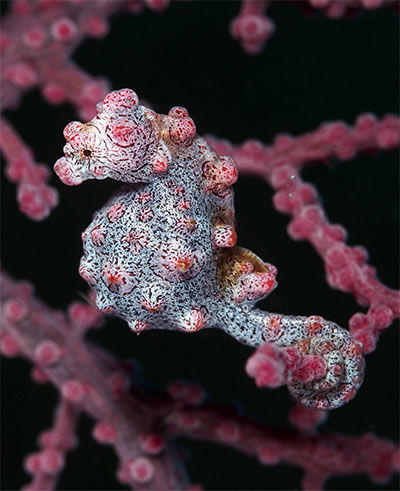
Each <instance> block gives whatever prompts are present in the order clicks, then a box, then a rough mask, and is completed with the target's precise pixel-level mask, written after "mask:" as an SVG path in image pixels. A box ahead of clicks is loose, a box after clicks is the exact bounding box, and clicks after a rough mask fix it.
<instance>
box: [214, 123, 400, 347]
mask: <svg viewBox="0 0 400 491" xmlns="http://www.w3.org/2000/svg"><path fill="white" fill-rule="evenodd" d="M399 136H400V131H399V118H398V117H397V116H393V115H388V116H385V117H383V118H382V119H381V120H380V121H379V120H377V119H376V118H375V117H374V116H373V115H371V114H363V115H360V116H359V117H358V118H357V120H356V122H355V125H354V127H353V128H351V127H348V126H347V125H346V124H344V123H341V122H335V123H325V124H323V125H321V126H320V127H319V128H318V129H316V130H315V131H312V132H310V133H307V134H305V135H302V136H299V137H292V136H290V135H278V136H277V137H276V139H275V141H274V143H273V144H272V145H268V146H267V145H263V144H262V143H260V142H258V141H255V140H251V141H250V140H249V141H247V142H245V143H244V144H242V145H237V146H234V145H231V144H230V143H229V142H227V141H223V140H218V139H217V138H215V137H208V138H207V141H208V142H209V143H210V144H211V145H212V146H213V147H214V148H215V150H216V151H217V153H219V154H221V153H222V154H224V155H229V156H231V157H233V158H234V159H235V161H236V162H237V164H238V168H239V171H240V172H242V173H243V174H250V175H256V176H259V177H262V178H263V179H265V180H266V181H267V182H268V184H269V185H270V186H271V187H272V188H273V189H274V190H275V195H274V198H273V203H274V206H275V208H276V209H277V210H278V211H281V212H283V213H287V214H289V215H291V217H292V220H291V222H290V223H289V226H288V234H289V235H290V237H292V238H293V239H294V240H304V239H306V240H308V241H309V242H310V243H311V245H312V246H313V247H314V249H315V250H316V251H317V253H318V254H319V255H320V256H321V258H322V259H323V261H324V263H325V269H326V275H327V281H328V284H329V285H330V286H331V287H333V288H337V289H339V290H341V291H344V292H349V293H351V294H352V295H353V296H354V298H355V299H356V301H357V302H358V303H359V304H360V305H362V306H367V307H369V310H368V312H367V313H366V314H354V316H353V317H352V318H351V319H350V323H349V326H350V331H351V333H352V334H353V335H354V337H355V339H357V340H358V341H360V342H361V343H362V344H363V346H364V351H365V353H370V352H371V351H373V350H374V349H375V346H376V341H377V338H378V337H379V334H380V333H381V332H382V330H383V329H385V328H387V327H388V326H389V325H390V324H391V322H392V320H393V319H394V318H395V317H398V316H399V315H400V294H399V292H398V291H395V290H392V289H390V288H388V287H386V286H385V285H383V284H382V283H381V282H380V281H379V280H378V279H377V277H376V272H375V269H374V268H373V267H372V266H370V265H369V264H368V263H367V260H368V254H367V251H366V250H365V249H364V248H363V247H360V246H355V247H350V246H348V245H347V244H346V238H347V233H346V231H345V229H344V228H343V227H342V226H340V225H335V224H331V223H330V222H329V221H328V219H327V217H326V215H325V213H324V210H323V208H322V205H321V204H320V202H319V199H318V193H317V190H316V189H315V187H314V186H312V185H310V184H306V183H305V182H304V181H303V180H302V178H301V175H300V170H301V169H302V168H303V167H304V166H305V165H308V164H310V163H312V162H316V161H327V160H328V159H329V158H332V157H336V158H339V159H340V160H349V159H351V158H353V157H354V156H355V155H356V153H357V152H360V151H371V150H376V149H378V150H390V149H393V148H395V147H396V146H397V145H398V144H399Z"/></svg>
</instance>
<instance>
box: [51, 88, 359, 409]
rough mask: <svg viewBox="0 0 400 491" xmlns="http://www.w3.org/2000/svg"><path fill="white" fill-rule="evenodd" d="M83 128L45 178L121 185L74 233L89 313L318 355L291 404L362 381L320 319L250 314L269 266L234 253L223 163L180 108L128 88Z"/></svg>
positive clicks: (336, 332)
mask: <svg viewBox="0 0 400 491" xmlns="http://www.w3.org/2000/svg"><path fill="white" fill-rule="evenodd" d="M97 109H98V114H97V115H96V116H95V117H94V118H93V119H92V120H91V121H89V122H88V123H86V124H82V123H79V122H72V123H69V124H68V125H67V126H66V128H65V130H64V135H65V138H66V140H67V144H66V145H65V147H64V153H65V157H62V158H61V159H59V160H58V161H57V162H56V164H55V166H54V169H55V171H56V173H57V174H58V176H59V177H60V179H61V180H62V181H63V182H64V183H65V184H68V185H77V184H80V183H81V182H82V181H84V180H87V179H105V178H107V177H110V178H113V179H116V180H118V181H122V182H124V183H126V184H125V185H124V186H123V187H122V188H121V189H120V190H119V191H117V193H116V194H115V195H114V196H112V198H111V199H110V201H109V202H108V203H107V204H106V205H105V206H104V207H103V208H101V209H100V210H99V211H97V212H96V213H95V215H94V217H93V221H92V223H91V224H90V225H89V227H88V228H87V229H86V230H85V231H84V232H83V234H82V238H83V248H84V255H83V257H82V259H81V264H80V274H81V276H82V277H83V278H84V279H85V280H86V281H87V282H88V283H89V285H90V286H91V287H92V288H93V289H94V291H95V293H96V303H97V306H98V308H99V309H100V310H102V311H103V312H106V313H108V314H111V315H115V316H118V317H121V318H122V319H124V320H125V321H127V323H128V325H129V327H130V328H131V329H132V330H133V331H135V332H137V333H138V332H141V331H144V330H146V329H152V328H155V329H180V330H183V331H186V332H195V331H198V330H199V329H201V328H206V327H207V328H211V327H218V328H221V329H223V330H224V331H226V332H227V333H229V334H230V335H231V336H233V337H234V338H236V339H237V340H238V341H240V342H241V343H244V344H248V345H251V346H254V347H257V346H260V345H261V344H263V343H264V342H266V341H269V342H273V343H276V344H277V345H278V346H284V347H288V346H292V347H297V348H298V349H299V350H300V351H303V352H304V353H307V354H318V355H321V356H323V357H324V359H325V361H326V363H327V367H328V368H327V372H326V375H325V376H324V378H323V379H321V380H317V381H314V382H311V383H308V384H302V383H298V382H292V383H289V384H288V387H289V390H290V391H291V392H292V394H293V395H294V396H295V397H296V398H297V399H298V400H299V401H300V402H302V403H303V404H305V405H307V406H312V407H319V408H326V409H331V408H334V407H338V406H340V405H342V404H343V403H344V402H346V401H347V400H349V399H351V398H352V397H353V396H354V394H355V392H356V391H357V389H358V388H359V386H360V385H361V383H362V378H363V368H364V362H363V356H362V349H361V346H360V345H359V343H358V342H357V341H355V340H353V339H352V338H351V336H350V334H349V333H348V331H346V330H345V329H342V328H340V327H339V326H337V325H336V324H334V323H333V322H329V321H326V320H324V319H322V318H321V317H316V316H311V317H300V316H288V315H281V314H273V313H269V312H264V311H261V310H259V309H255V308H254V305H255V303H256V302H257V301H259V300H261V299H262V298H264V297H265V296H266V295H268V294H269V293H271V292H272V290H273V289H274V288H275V287H276V285H277V283H276V278H275V277H276V268H275V267H274V266H272V265H271V264H269V263H265V262H264V261H262V260H261V259H260V258H259V257H257V256H256V255H255V254H253V253H252V252H250V251H249V250H247V249H245V248H242V247H239V246H237V245H236V241H237V236H236V232H235V228H234V206H233V191H232V185H233V184H234V183H235V181H236V179H237V169H236V165H235V162H234V161H233V160H232V159H231V158H230V157H224V156H218V155H217V154H216V153H215V152H214V151H213V149H212V148H211V147H210V146H209V145H208V144H207V143H206V142H205V140H204V139H203V138H201V137H199V136H198V135H197V134H196V127H195V124H194V122H193V120H192V119H191V118H190V117H189V114H188V112H187V110H186V109H185V108H183V107H173V108H172V109H171V110H170V111H169V113H168V115H163V114H157V113H156V112H155V111H153V110H151V109H149V108H147V107H145V106H143V105H140V104H139V101H138V97H137V95H136V94H135V92H133V91H132V90H130V89H122V90H118V91H114V92H111V93H110V94H108V95H107V96H106V97H105V99H104V101H103V102H102V103H99V104H98V106H97Z"/></svg>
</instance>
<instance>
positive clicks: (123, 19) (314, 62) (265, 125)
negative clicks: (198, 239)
mask: <svg viewBox="0 0 400 491" xmlns="http://www.w3.org/2000/svg"><path fill="white" fill-rule="evenodd" d="M238 9H239V3H238V2H204V1H197V2H196V1H192V2H175V3H173V4H172V6H170V7H169V8H168V9H167V10H166V11H165V12H164V13H162V14H156V13H154V12H149V11H146V12H144V13H142V14H140V15H139V16H137V17H135V16H131V15H121V16H117V17H115V18H114V19H113V20H112V22H111V31H110V34H109V35H108V36H107V38H105V39H104V40H100V41H94V40H89V41H87V42H85V43H84V44H83V45H82V46H81V47H80V48H79V49H78V50H77V52H76V53H75V54H74V59H75V61H76V62H77V63H78V64H79V65H80V66H82V67H84V69H86V70H88V71H89V72H90V73H92V74H94V75H98V76H100V75H104V76H106V77H108V78H109V79H110V80H111V82H112V86H113V88H114V89H116V88H122V87H131V88H133V89H134V90H135V91H136V92H137V93H138V94H139V96H140V97H141V98H143V99H144V100H146V101H149V102H150V103H152V104H153V106H154V108H156V109H157V110H159V111H162V112H166V111H168V109H169V108H170V107H171V106H174V105H183V106H185V107H187V108H188V109H189V112H190V114H191V116H192V117H193V118H194V120H195V122H196V124H197V128H198V131H199V133H200V134H205V133H211V134H214V135H217V136H219V137H223V138H228V139H230V140H231V141H233V142H235V143H239V142H241V141H243V140H245V139H246V138H249V137H251V138H259V139H261V140H262V141H263V142H266V143H268V142H270V141H271V140H272V138H273V136H274V135H275V134H276V133H278V132H282V131H285V132H290V133H292V134H294V135H297V134H300V133H302V132H305V131H308V130H311V129H313V128H315V127H316V126H317V125H318V124H319V123H320V122H322V121H325V120H337V119H341V120H344V121H345V122H347V123H352V122H353V121H354V119H355V117H356V116H357V115H358V114H359V113H361V112H366V111H371V112H374V113H375V114H377V115H378V116H381V115H383V114H385V113H388V112H397V111H398V98H397V89H398V80H397V76H398V75H397V74H398V61H397V60H398V52H397V48H396V46H397V38H398V27H397V26H398V18H397V16H396V15H395V13H394V12H393V11H392V10H390V9H380V10H378V11H375V12H363V13H362V14H361V15H356V16H355V17H354V18H353V19H341V20H329V19H327V18H326V17H325V16H324V15H322V14H319V13H315V12H307V11H304V10H303V9H301V8H300V5H299V4H296V5H294V4H287V3H285V2H277V3H275V4H274V6H273V7H272V8H271V9H270V15H271V17H272V18H273V19H274V21H275V23H276V27H277V30H276V32H275V34H274V36H273V37H272V39H271V40H270V41H269V43H268V45H267V47H266V48H265V50H264V51H263V53H262V54H261V55H259V56H256V57H252V56H248V55H246V54H244V53H243V52H242V50H241V48H240V46H239V44H238V43H237V42H236V41H235V40H233V39H232V38H231V37H230V35H229V32H228V25H229V22H230V20H231V19H232V18H233V17H234V16H235V15H236V13H237V11H238ZM8 117H9V119H10V120H11V121H12V123H13V124H15V126H16V127H17V129H18V131H19V132H20V133H21V134H22V136H23V138H24V139H25V141H26V142H28V143H29V145H31V146H32V148H33V149H34V152H35V155H36V157H37V159H38V160H39V161H41V162H45V163H47V164H48V165H49V166H50V165H52V164H53V163H54V162H55V160H56V159H57V158H58V157H59V156H61V154H62V147H63V144H64V140H63V137H62V129H63V127H64V126H65V124H66V123H67V122H69V121H71V120H74V119H77V118H76V115H75V114H74V112H73V110H72V109H71V108H70V107H68V106H59V107H50V106H48V105H47V104H46V103H45V102H44V101H43V100H42V99H41V97H40V95H39V94H38V93H37V92H31V93H29V94H28V95H26V96H25V97H24V100H23V104H22V106H21V107H20V108H19V109H17V110H16V111H13V112H10V113H9V114H8ZM397 162H398V155H397V153H396V152H383V153H379V155H377V156H375V157H371V156H364V155H359V156H357V158H356V159H354V160H353V161H351V162H344V163H341V162H337V161H332V162H330V163H329V164H328V165H326V164H319V165H315V166H312V167H310V168H308V169H306V170H305V171H304V173H303V175H304V177H305V179H306V180H308V181H310V182H313V183H315V184H317V186H318V189H319V192H320V194H321V197H322V200H323V203H324V206H325V209H326V211H327V214H328V216H329V217H330V219H331V220H332V221H333V222H338V223H341V224H343V225H345V227H346V228H347V229H348V230H349V243H350V244H362V245H365V246H366V247H367V248H368V250H369V252H370V257H371V262H372V264H374V265H375V266H376V267H377V269H378V273H379V276H380V278H381V280H383V281H384V282H385V283H387V284H388V285H389V286H391V287H396V286H398V285H396V283H397V282H398V274H397V271H398V255H397V251H398V235H397V231H398V229H397V224H398V216H397V215H398V209H397V206H398V205H397V197H398V166H397ZM2 181H3V192H2V205H3V206H2V223H3V234H2V261H3V266H4V267H5V269H6V270H7V271H9V273H11V274H12V275H14V276H15V277H17V278H21V279H28V280H30V281H32V282H33V283H34V284H35V285H36V288H37V294H38V295H39V296H40V297H41V298H42V299H44V300H45V301H46V302H48V303H49V305H51V306H52V307H56V308H65V307H66V306H67V305H68V304H69V303H70V302H71V301H73V300H75V299H77V298H79V296H78V292H84V291H86V285H85V283H84V282H83V281H82V280H81V279H80V278H79V276H78V274H77V268H78V262H79V258H80V255H81V239H80V233H81V231H82V230H83V229H84V228H85V227H86V226H87V224H88V223H89V222H90V220H91V215H92V213H93V212H94V211H95V210H96V209H98V208H99V207H100V206H101V205H102V204H103V203H104V202H105V201H106V200H107V198H108V196H109V195H110V194H111V192H112V190H113V189H115V188H116V187H118V184H117V183H114V182H111V181H106V182H101V181H89V182H85V183H84V184H82V185H81V186H79V187H74V188H68V187H66V186H63V185H62V184H61V183H60V182H59V181H58V179H57V178H56V176H54V177H53V178H52V184H53V185H54V186H55V187H56V188H57V189H58V190H59V191H60V197H61V201H60V205H59V206H58V207H57V208H56V209H55V210H54V212H53V213H52V214H51V216H50V218H48V219H47V220H46V221H44V222H41V223H34V222H32V221H30V220H29V219H27V218H26V217H25V216H23V215H22V214H20V213H19V212H18V210H17V207H16V203H15V187H14V185H13V184H10V183H8V182H7V181H6V180H5V179H3V180H2ZM235 190H236V198H235V201H236V212H237V221H238V234H239V244H240V245H242V246H245V247H248V248H250V249H251V250H253V251H254V252H256V253H257V254H258V255H260V256H261V257H262V258H263V259H265V260H266V261H269V262H271V263H273V264H275V265H276V266H277V267H278V271H279V276H278V280H279V287H278V289H277V290H275V292H274V293H273V294H272V295H271V297H270V298H268V299H267V300H264V301H263V302H262V303H261V304H260V307H262V308H264V309H268V310H271V311H277V312H283V313H288V314H289V313H290V314H299V315H300V314H301V315H310V314H319V315H322V316H324V317H326V318H328V319H331V320H333V321H335V322H337V323H339V324H341V325H344V326H345V325H346V323H347V321H348V319H349V317H350V316H351V314H352V313H354V312H356V311H360V309H359V308H358V306H357V305H356V303H355V302H354V300H353V299H352V298H351V297H350V296H348V295H346V294H343V293H340V292H338V291H334V290H331V289H330V288H329V287H328V286H327V285H326V283H325V279H324V272H323V266H322V262H321V260H320V259H319V257H318V256H317V255H316V254H315V252H314V251H313V250H312V249H311V247H310V246H309V245H308V244H307V243H304V242H293V241H292V240H290V239H289V238H288V236H287V235H286V231H285V228H286V225H287V223H288V219H287V217H285V216H282V215H280V214H278V213H277V212H275V211H274V210H273V208H272V206H271V197H272V193H271V190H270V189H269V188H268V186H267V185H266V184H265V183H264V182H262V181H260V180H257V179H255V178H249V177H242V178H240V179H239V182H238V183H237V184H236V185H235ZM305 285H306V286H305ZM90 338H91V339H94V340H96V341H97V342H99V343H101V344H103V345H104V346H106V347H107V348H108V349H110V350H112V351H113V352H114V353H115V354H116V355H118V356H119V357H121V358H135V359H137V360H139V361H140V363H141V364H142V369H143V375H144V377H145V378H146V379H147V380H148V381H149V382H151V383H153V384H155V385H156V386H157V385H158V386H159V387H162V386H164V385H165V383H167V382H168V381H169V380H172V379H174V378H177V377H184V378H186V379H189V380H193V381H196V382H198V383H200V384H202V385H203V386H204V387H205V388H206V390H207V391H208V393H209V395H210V398H211V399H212V400H213V401H214V402H218V403H227V402H235V403H238V404H239V405H240V407H241V408H242V409H243V410H244V411H245V413H246V414H247V415H249V416H251V417H253V418H256V419H258V420H259V421H261V422H265V423H268V424H272V425H278V426H283V427H284V426H287V418H286V414H287V411H288V409H289V407H290V401H289V398H288V395H287V391H286V389H285V388H282V389H279V390H274V391H271V390H258V389H256V388H255V386H254V384H253V382H252V380H250V379H249V378H248V377H247V376H246V375H245V373H244V370H243V366H244V363H245V360H246V359H247V357H248V356H249V354H250V352H251V350H250V349H248V348H246V347H244V346H241V345H240V344H238V343H237V342H235V341H234V340H233V339H231V338H229V337H227V336H226V335H225V334H224V333H222V332H218V331H210V330H204V331H202V332H200V333H197V334H195V335H184V334H180V333H174V332H163V331H160V332H159V331H152V332H149V333H144V334H142V335H141V336H134V335H132V334H131V333H130V331H129V329H128V327H127V326H126V324H124V322H122V321H120V320H118V319H110V320H109V321H108V322H107V324H106V327H105V328H103V329H102V330H99V331H96V332H93V333H91V334H90ZM397 352H398V330H397V329H395V328H391V329H390V330H389V331H388V332H385V333H384V334H383V335H382V337H381V340H380V342H379V345H378V349H377V350H376V352H374V353H373V354H371V355H369V356H368V360H367V372H366V381H365V383H364V385H363V387H362V388H361V390H360V391H359V394H358V396H357V397H356V398H355V399H354V400H353V401H352V402H351V403H350V404H348V405H346V406H344V407H342V408H340V409H338V410H336V411H334V412H333V413H332V414H331V415H330V418H329V420H328V422H327V423H326V424H325V425H324V426H323V429H324V430H329V431H340V432H344V433H348V434H354V435H359V434H361V433H363V432H369V431H372V432H376V433H377V434H378V435H380V436H382V437H387V438H392V439H397V438H398V423H397V419H398V402H399V394H398V387H399V380H398V363H397V359H398V354H397ZM2 366H3V370H2V394H3V396H2V403H3V410H2V423H3V425H2V427H3V431H2V437H3V440H2V445H3V447H2V450H3V453H2V456H3V458H2V465H3V473H2V478H3V482H2V489H4V490H7V489H17V488H18V487H20V486H21V485H23V484H24V483H26V482H27V480H28V479H27V476H26V475H25V474H24V472H23V470H22V466H21V463H22V460H23V457H24V456H25V455H26V453H28V452H31V451H33V450H34V449H35V438H36V436H37V434H38V433H39V431H40V430H42V429H45V428H47V427H49V426H50V424H51V421H52V408H53V406H54V403H55V401H56V400H57V395H56V392H55V390H54V389H53V388H52V387H50V386H37V385H35V384H33V383H32V382H31V380H30V378H29V369H30V366H29V364H28V363H27V362H25V361H22V360H19V359H13V360H5V361H3V365H2ZM91 427H92V423H91V421H89V420H88V419H87V418H83V419H82V421H81V424H80V427H79V434H80V445H79V447H78V449H77V450H76V451H75V452H74V453H72V454H71V455H70V456H68V461H67V467H66V470H65V471H64V472H63V474H62V476H61V480H60V485H59V488H60V489H124V488H123V486H121V485H120V484H119V483H118V482H117V481H116V480H115V478H114V476H115V468H116V459H115V457H114V454H113V452H112V450H111V449H110V448H109V447H104V446H98V445H97V444H96V443H94V442H93V440H92V439H91V437H90V431H91ZM181 443H182V445H184V446H185V447H186V448H188V449H189V455H190V457H189V460H188V462H187V464H188V469H189V473H190V476H191V480H192V481H193V482H199V483H202V484H203V486H204V487H205V489H214V490H216V489H221V490H222V489H224V490H229V489H242V490H243V489H246V490H250V489H299V483H300V479H301V471H300V470H298V469H296V468H293V467H285V466H283V465H279V466H277V467H272V468H268V467H263V466H261V465H259V464H258V463H257V462H256V460H255V459H248V458H247V457H243V456H241V455H239V454H237V453H236V452H234V451H233V450H229V449H225V448H223V447H218V446H215V445H212V444H207V443H199V442H190V441H186V440H185V441H182V442H181ZM328 488H329V489H398V481H397V480H396V479H393V480H392V481H391V482H390V483H389V484H388V485H386V486H377V485H374V484H372V483H371V482H370V481H369V479H368V478H366V477H365V476H362V477H360V476H353V477H338V478H333V479H331V480H330V481H329V482H328Z"/></svg>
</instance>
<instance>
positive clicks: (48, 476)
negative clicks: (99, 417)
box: [24, 399, 79, 491]
mask: <svg viewBox="0 0 400 491" xmlns="http://www.w3.org/2000/svg"><path fill="white" fill-rule="evenodd" d="M78 415H79V410H78V409H77V408H76V407H75V406H74V405H73V404H71V403H70V402H68V401H67V400H65V399H61V401H60V402H59V405H58V407H57V411H56V415H55V421H54V424H53V427H52V428H51V429H50V430H47V431H45V432H43V433H41V434H40V436H39V443H40V446H41V450H40V451H39V452H35V453H32V454H29V455H27V457H26V459H25V462H24V467H25V470H26V471H27V472H28V474H32V476H33V479H32V481H31V482H30V483H29V484H28V485H27V486H25V487H24V490H25V491H28V490H29V491H45V490H51V489H55V488H56V485H57V479H58V476H59V474H60V472H61V471H62V470H63V468H64V465H65V459H64V455H65V453H66V452H67V451H68V450H70V449H72V448H74V447H75V445H76V443H77V442H76V437H75V430H76V424H77V419H78Z"/></svg>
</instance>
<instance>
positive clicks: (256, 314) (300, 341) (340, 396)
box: [221, 309, 364, 409]
mask: <svg viewBox="0 0 400 491" xmlns="http://www.w3.org/2000/svg"><path fill="white" fill-rule="evenodd" d="M238 317H239V323H238V322H237V321H238ZM221 327H222V328H223V329H224V330H225V331H226V332H227V333H229V334H230V335H232V336H234V337H235V338H237V339H238V340H239V341H241V342H245V343H246V344H249V345H251V346H254V347H259V346H262V345H263V344H264V343H272V344H273V345H274V346H276V347H278V348H295V349H296V351H297V352H298V354H300V355H301V356H302V357H303V359H304V357H306V356H307V355H317V356H318V357H320V358H322V359H323V361H324V362H325V367H326V369H325V374H324V376H323V377H321V378H319V379H314V380H312V381H311V382H303V381H300V380H299V378H298V377H296V376H295V374H294V372H290V371H288V370H287V371H286V380H285V381H286V384H287V386H288V389H289V391H290V393H291V394H292V396H293V397H294V398H295V399H296V400H298V401H299V402H300V403H302V404H304V405H305V406H309V407H313V408H318V409H335V408H337V407H340V406H341V405H343V404H345V403H346V402H348V401H349V400H350V399H352V398H353V397H354V396H355V394H356V392H357V390H358V389H359V387H360V386H361V384H362V381H363V375H364V357H363V350H362V346H361V344H360V343H359V342H358V341H356V340H354V339H353V338H352V337H351V335H350V333H349V332H348V331H347V330H346V329H343V328H341V327H339V326H338V325H337V324H335V323H334V322H330V321H327V320H325V319H323V318H322V317H318V316H311V317H301V316H289V315H281V314H273V313H269V312H263V311H261V310H257V309H256V310H250V311H247V312H242V314H239V316H237V317H236V319H235V321H234V320H233V319H232V323H231V324H230V325H229V326H221ZM281 351H282V353H283V352H284V350H281ZM286 352H287V351H286ZM256 353H257V352H256ZM253 356H254V355H253ZM284 358H285V357H284V356H282V360H284ZM286 358H287V357H286ZM282 363H283V364H284V363H285V361H282Z"/></svg>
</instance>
